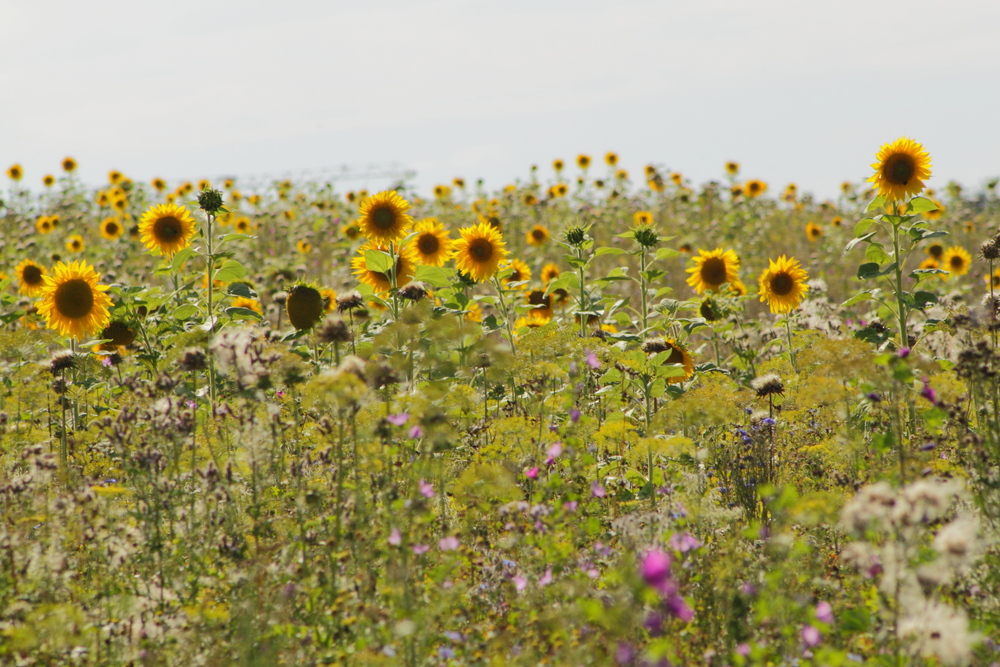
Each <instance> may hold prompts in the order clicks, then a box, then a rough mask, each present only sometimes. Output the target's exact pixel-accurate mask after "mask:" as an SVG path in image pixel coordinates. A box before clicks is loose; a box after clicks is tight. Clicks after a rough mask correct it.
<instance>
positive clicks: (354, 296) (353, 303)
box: [337, 290, 365, 313]
mask: <svg viewBox="0 0 1000 667" xmlns="http://www.w3.org/2000/svg"><path fill="white" fill-rule="evenodd" d="M364 303H365V300H364V298H363V297H362V296H361V292H358V291H357V290H355V291H354V292H349V293H347V294H341V295H340V296H338V297H337V312H338V313H345V312H347V311H349V310H355V309H357V308H360V307H361V306H363V305H364Z"/></svg>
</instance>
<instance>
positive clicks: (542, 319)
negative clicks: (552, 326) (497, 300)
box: [514, 309, 552, 331]
mask: <svg viewBox="0 0 1000 667" xmlns="http://www.w3.org/2000/svg"><path fill="white" fill-rule="evenodd" d="M551 321H552V313H551V312H549V313H546V312H544V311H541V310H538V309H536V310H529V311H528V312H526V313H525V314H524V315H522V316H521V317H519V318H517V321H516V322H514V330H515V331H517V330H518V329H521V328H522V327H528V328H529V329H537V328H538V327H541V326H544V325H546V324H548V323H549V322H551Z"/></svg>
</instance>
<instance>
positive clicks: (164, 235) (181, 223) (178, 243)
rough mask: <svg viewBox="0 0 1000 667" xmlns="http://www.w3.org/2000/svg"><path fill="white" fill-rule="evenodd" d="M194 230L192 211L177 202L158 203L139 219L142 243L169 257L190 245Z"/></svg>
mask: <svg viewBox="0 0 1000 667" xmlns="http://www.w3.org/2000/svg"><path fill="white" fill-rule="evenodd" d="M194 231H195V229H194V218H192V217H191V213H190V212H189V211H188V210H187V208H185V207H183V206H178V205H176V204H157V205H155V206H153V207H151V208H150V209H149V210H148V211H146V212H145V213H143V214H142V218H141V219H140V220H139V233H140V234H141V235H142V236H141V238H142V244H143V245H144V246H146V247H147V248H149V249H150V250H151V251H158V252H159V253H160V254H161V255H165V256H167V257H172V256H173V255H174V254H176V253H177V251H179V250H182V249H183V248H186V247H187V246H188V245H190V244H191V237H192V236H194Z"/></svg>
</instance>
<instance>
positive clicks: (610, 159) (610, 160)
mask: <svg viewBox="0 0 1000 667" xmlns="http://www.w3.org/2000/svg"><path fill="white" fill-rule="evenodd" d="M604 164H606V165H608V166H609V167H613V166H615V165H616V164H618V154H617V153H612V152H611V151H608V152H607V153H605V154H604Z"/></svg>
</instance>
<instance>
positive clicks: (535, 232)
mask: <svg viewBox="0 0 1000 667" xmlns="http://www.w3.org/2000/svg"><path fill="white" fill-rule="evenodd" d="M525 240H526V241H527V242H528V245H534V246H540V245H545V244H546V243H548V241H549V230H548V229H547V228H546V227H545V225H535V226H534V227H532V228H531V229H529V230H528V233H527V234H526V238H525Z"/></svg>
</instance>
